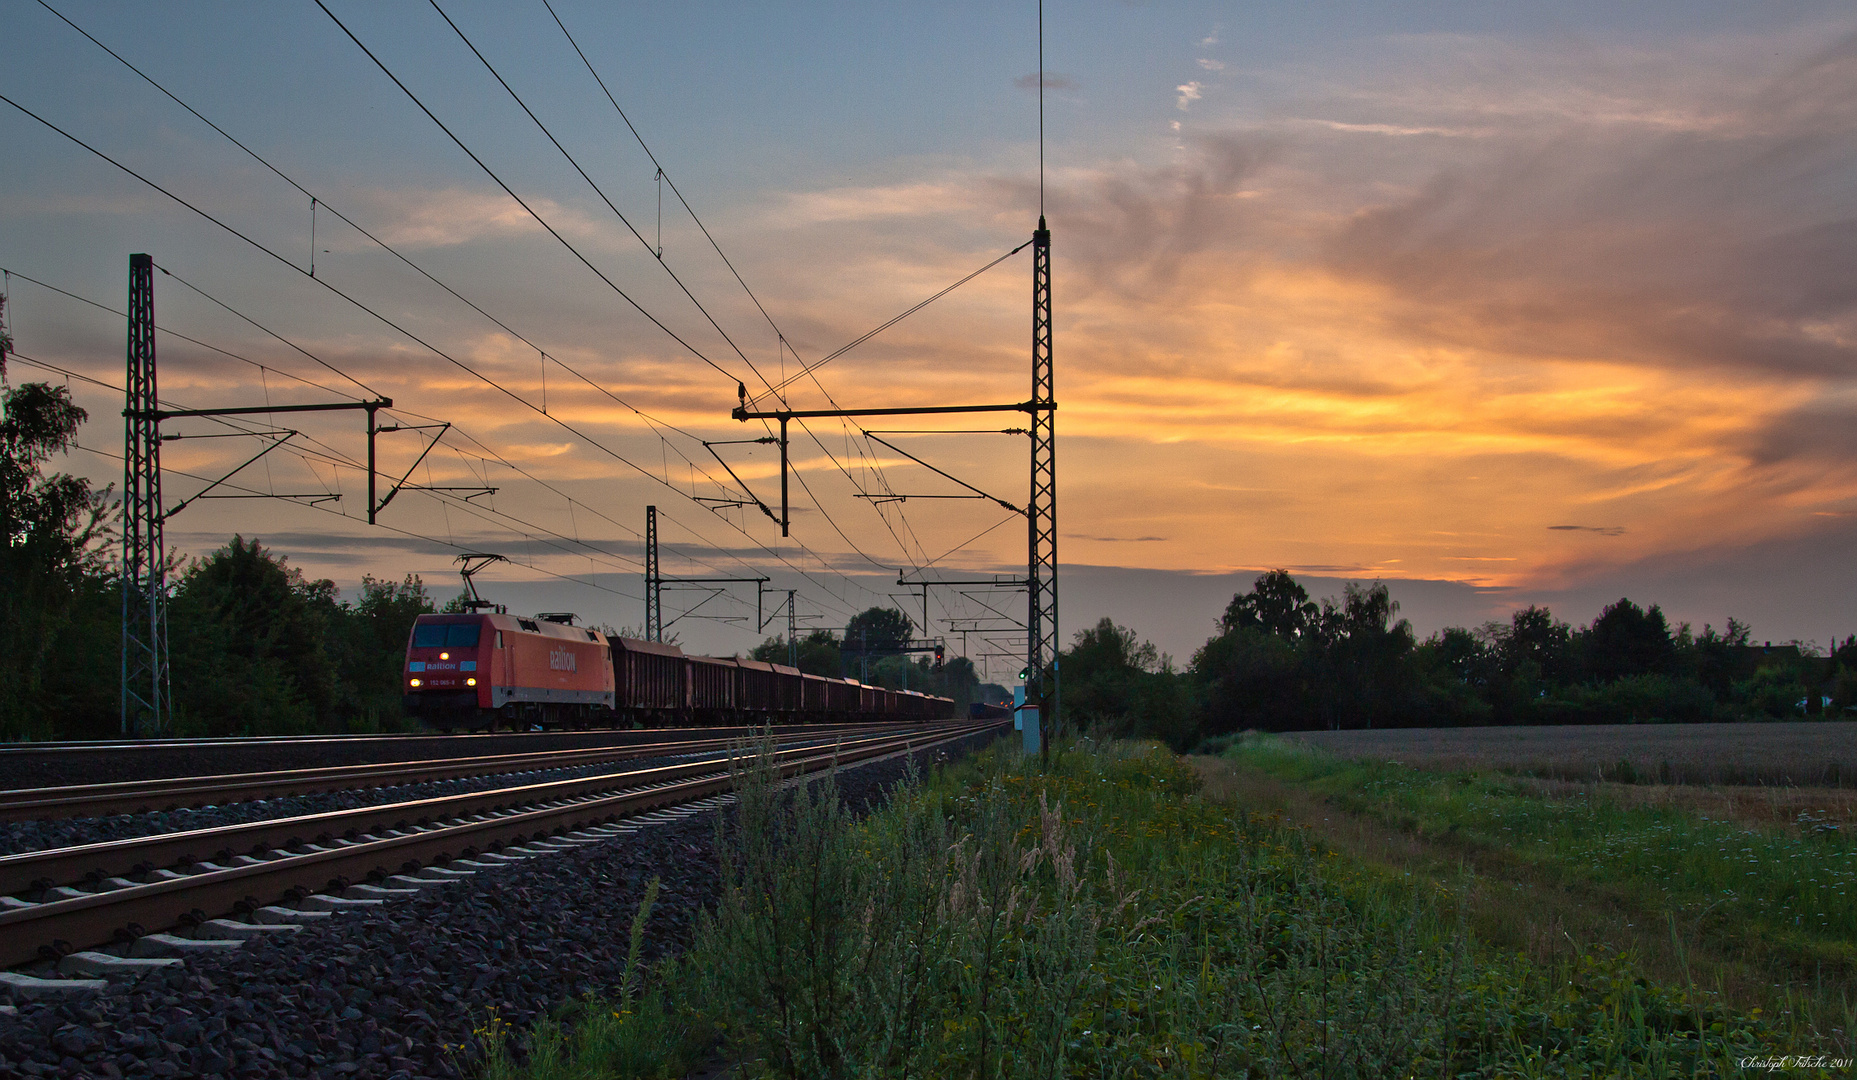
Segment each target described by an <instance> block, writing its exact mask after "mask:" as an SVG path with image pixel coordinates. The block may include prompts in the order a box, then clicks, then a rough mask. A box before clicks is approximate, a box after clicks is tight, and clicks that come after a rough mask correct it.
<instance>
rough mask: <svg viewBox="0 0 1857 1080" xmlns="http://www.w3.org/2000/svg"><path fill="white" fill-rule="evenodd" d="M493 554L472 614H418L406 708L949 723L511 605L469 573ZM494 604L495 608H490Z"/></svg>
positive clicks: (949, 712) (458, 714)
mask: <svg viewBox="0 0 1857 1080" xmlns="http://www.w3.org/2000/svg"><path fill="white" fill-rule="evenodd" d="M498 559H500V556H494V555H467V556H463V557H461V558H460V560H459V561H460V562H463V563H464V564H465V569H464V584H465V589H466V591H467V594H468V596H469V599H468V600H466V601H465V606H466V607H468V608H471V609H473V610H472V611H471V612H470V613H469V614H457V615H421V616H419V618H418V619H417V620H416V621H415V623H414V624H413V633H412V637H411V638H410V639H409V640H408V641H407V645H406V670H405V671H404V673H403V674H402V678H403V679H404V682H403V684H402V685H403V687H404V689H403V694H404V697H403V700H404V702H405V705H406V712H407V714H408V715H409V716H414V717H418V718H420V719H422V720H424V721H425V722H426V723H427V724H430V725H431V726H433V727H436V728H441V729H443V730H446V731H450V730H451V729H453V728H457V727H467V728H476V727H487V728H490V729H491V730H495V729H496V727H497V726H498V725H499V724H500V725H504V726H507V727H509V728H511V729H513V730H522V729H526V728H530V727H588V726H592V725H601V726H606V725H611V726H623V727H633V726H637V725H654V724H730V725H739V724H759V723H781V724H795V723H798V724H804V723H825V722H833V723H847V722H852V721H869V720H901V721H908V720H942V719H947V718H950V717H952V716H953V715H954V702H953V701H951V700H949V699H948V698H944V697H929V696H927V695H925V694H919V693H916V692H915V691H913V690H901V691H898V690H885V689H883V688H882V687H877V686H865V685H863V684H861V683H859V682H858V681H857V680H856V679H827V678H822V677H821V676H818V675H807V674H804V673H802V672H801V671H799V669H797V668H790V667H787V666H786V665H784V664H768V663H763V662H761V661H758V660H741V659H735V658H729V657H719V656H689V655H686V654H685V653H684V651H683V650H682V649H680V648H678V647H677V646H675V645H665V644H662V643H659V642H651V641H639V640H637V639H635V638H625V637H607V636H606V635H604V634H601V633H600V632H599V631H597V630H589V629H587V628H586V627H583V626H575V625H574V616H572V615H568V614H554V615H537V616H535V617H534V618H532V619H529V618H522V617H520V616H515V615H507V614H504V612H503V609H502V608H500V607H498V606H497V605H495V604H492V603H491V602H489V601H487V600H484V599H482V598H481V597H479V596H478V595H477V589H476V587H475V586H474V585H473V584H472V582H471V575H472V574H473V573H475V572H476V571H477V570H480V569H482V568H483V567H484V566H486V565H488V564H489V563H490V562H491V561H495V560H498ZM486 609H488V610H486Z"/></svg>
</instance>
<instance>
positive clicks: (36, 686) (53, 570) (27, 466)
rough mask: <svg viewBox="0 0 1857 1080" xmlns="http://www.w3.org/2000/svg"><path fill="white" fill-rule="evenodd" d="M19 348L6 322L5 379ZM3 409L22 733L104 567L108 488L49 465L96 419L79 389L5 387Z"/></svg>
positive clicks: (2, 578)
mask: <svg viewBox="0 0 1857 1080" xmlns="http://www.w3.org/2000/svg"><path fill="white" fill-rule="evenodd" d="M3 303H4V298H0V304H3ZM3 313H4V309H0V314H3ZM10 346H11V339H10V338H8V337H6V328H5V323H4V321H3V320H0V378H3V377H4V376H5V374H6V354H7V352H8V351H9V349H10ZM0 385H3V383H0ZM0 414H3V415H0V735H10V736H13V737H19V736H23V735H26V734H29V733H30V732H29V729H30V728H31V727H32V726H33V725H36V724H38V723H40V722H42V721H43V720H44V717H43V715H42V710H41V706H42V704H43V701H42V698H41V695H40V689H41V684H42V676H43V674H44V671H45V665H46V659H47V657H48V656H49V655H50V654H51V648H52V644H53V642H54V640H55V639H56V637H57V635H58V633H59V631H60V630H61V629H62V628H63V627H64V625H65V624H66V623H67V622H68V620H69V617H70V614H71V610H72V605H73V603H74V602H75V600H76V598H77V596H78V594H79V592H80V590H81V589H82V588H83V587H84V584H85V581H86V579H87V578H88V577H91V576H93V575H101V574H103V573H104V567H103V558H104V553H103V545H102V541H103V540H104V530H103V526H102V518H103V510H104V506H105V503H106V500H107V498H108V493H107V491H105V492H96V491H92V490H91V489H90V484H89V482H88V481H86V480H84V479H83V478H82V477H77V476H71V475H68V474H65V473H53V474H51V475H46V473H45V471H44V468H43V466H44V465H45V463H46V462H48V461H49V460H51V457H52V455H54V454H58V453H63V452H65V451H67V450H68V449H69V447H70V446H71V445H72V443H73V442H74V441H75V439H76V438H77V429H78V426H79V425H81V424H82V423H83V422H84V421H85V420H86V419H88V415H87V414H86V413H85V412H84V410H83V409H80V408H78V407H77V405H75V404H73V403H72V401H71V392H70V390H68V389H66V388H65V387H62V386H51V385H48V384H46V383H26V384H24V385H21V386H18V387H9V388H6V389H5V391H4V393H3V394H0Z"/></svg>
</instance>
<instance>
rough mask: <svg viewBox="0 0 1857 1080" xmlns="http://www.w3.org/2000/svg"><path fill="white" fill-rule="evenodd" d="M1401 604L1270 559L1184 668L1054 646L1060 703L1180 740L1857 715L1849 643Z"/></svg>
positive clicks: (1644, 616) (1121, 640)
mask: <svg viewBox="0 0 1857 1080" xmlns="http://www.w3.org/2000/svg"><path fill="white" fill-rule="evenodd" d="M1398 612H1399V605H1398V604H1397V603H1396V602H1394V601H1393V599H1392V597H1391V595H1390V594H1389V593H1388V591H1387V589H1386V586H1385V585H1383V584H1378V583H1376V584H1373V585H1359V584H1350V585H1348V586H1346V588H1345V589H1344V591H1343V594H1342V596H1341V597H1339V598H1335V599H1327V600H1323V601H1321V602H1320V603H1317V602H1315V601H1314V600H1312V599H1311V598H1310V596H1309V594H1308V592H1307V591H1306V590H1305V589H1304V588H1303V587H1302V585H1301V584H1300V583H1298V582H1297V581H1296V579H1295V578H1294V577H1293V576H1291V575H1290V574H1289V573H1288V572H1287V571H1284V570H1273V571H1271V572H1269V573H1266V574H1261V575H1259V576H1258V578H1257V580H1256V581H1255V582H1254V583H1253V585H1252V588H1251V589H1250V591H1248V592H1245V593H1240V594H1238V595H1236V596H1234V597H1232V600H1231V603H1230V604H1228V605H1227V606H1226V608H1225V612H1224V614H1223V615H1221V616H1220V618H1219V621H1218V624H1217V627H1216V630H1217V632H1216V633H1215V634H1214V635H1213V636H1212V637H1211V638H1210V639H1209V640H1208V641H1207V642H1206V643H1205V645H1203V646H1201V647H1200V648H1199V649H1198V650H1197V651H1195V652H1194V654H1193V657H1192V659H1191V661H1190V662H1189V663H1188V664H1187V666H1186V667H1185V669H1184V670H1179V669H1176V667H1175V665H1174V663H1173V661H1172V659H1171V658H1168V657H1164V656H1161V655H1159V654H1158V653H1157V651H1156V650H1155V648H1154V646H1153V645H1152V644H1149V643H1147V642H1144V641H1141V640H1140V639H1139V638H1138V636H1137V635H1136V634H1135V632H1134V631H1132V630H1130V629H1128V628H1127V627H1124V626H1120V625H1118V624H1117V623H1116V622H1115V621H1114V620H1113V619H1108V618H1105V619H1102V620H1101V621H1100V622H1098V623H1097V624H1096V625H1095V626H1093V627H1090V628H1089V629H1087V630H1084V631H1082V632H1080V633H1078V634H1077V635H1076V638H1075V640H1074V641H1073V642H1072V644H1071V646H1070V647H1069V648H1068V649H1066V650H1064V651H1063V652H1062V653H1061V657H1060V669H1059V670H1060V672H1061V674H1062V682H1063V697H1064V711H1065V714H1066V717H1067V720H1068V721H1069V722H1071V723H1072V724H1074V725H1076V726H1080V727H1083V728H1086V729H1096V730H1113V731H1119V732H1127V733H1131V734H1139V735H1148V736H1153V737H1156V738H1161V739H1165V740H1166V741H1168V742H1169V743H1171V744H1173V745H1175V746H1177V747H1181V748H1188V747H1191V746H1193V745H1196V744H1197V743H1199V742H1200V741H1203V740H1205V739H1208V738H1213V737H1216V736H1219V735H1225V734H1230V733H1233V732H1238V731H1244V730H1247V729H1257V730H1263V731H1299V730H1313V729H1323V728H1369V727H1448V726H1459V725H1482V724H1614V723H1659V722H1670V723H1694V722H1703V721H1725V720H1777V719H1808V718H1820V717H1825V718H1830V717H1848V718H1857V637H1854V638H1850V639H1847V640H1845V641H1844V642H1842V643H1838V644H1835V645H1834V648H1833V649H1832V651H1831V655H1830V656H1818V655H1816V654H1814V653H1813V652H1812V651H1810V650H1808V649H1804V648H1801V647H1800V646H1799V645H1798V644H1797V643H1788V644H1783V645H1771V644H1760V645H1757V644H1755V643H1753V642H1752V641H1751V640H1750V636H1749V634H1750V631H1749V628H1748V627H1747V626H1746V625H1745V624H1743V623H1741V622H1740V621H1738V620H1736V619H1733V618H1730V619H1729V620H1728V623H1727V626H1726V628H1725V629H1723V630H1717V629H1715V628H1714V627H1713V626H1709V625H1705V626H1704V627H1703V629H1702V632H1701V633H1699V634H1698V633H1695V632H1694V631H1693V630H1692V628H1691V627H1690V626H1689V625H1688V624H1687V623H1685V624H1681V625H1678V626H1675V627H1672V626H1671V625H1670V623H1669V621H1668V619H1666V618H1665V616H1664V613H1663V611H1662V610H1661V609H1660V608H1659V607H1658V606H1657V605H1655V604H1653V605H1651V606H1650V607H1649V608H1644V607H1640V606H1639V605H1638V604H1636V603H1634V602H1633V601H1631V600H1630V599H1620V600H1619V601H1618V602H1616V603H1614V604H1611V605H1609V606H1607V607H1606V608H1605V609H1604V611H1602V612H1601V613H1600V615H1599V617H1598V618H1596V619H1594V620H1593V622H1592V623H1591V624H1590V625H1587V626H1583V627H1576V626H1571V625H1569V624H1568V623H1566V622H1564V621H1562V620H1560V619H1557V618H1555V617H1554V614H1553V612H1551V611H1550V610H1549V609H1547V608H1545V607H1538V606H1529V607H1526V608H1523V609H1521V610H1519V611H1516V612H1515V613H1514V614H1513V615H1512V616H1511V618H1510V619H1509V621H1508V622H1506V623H1502V622H1491V623H1486V624H1484V625H1482V626H1479V627H1475V628H1464V627H1451V628H1449V629H1446V630H1443V631H1441V632H1439V633H1437V634H1434V635H1432V636H1431V637H1429V638H1427V639H1425V640H1423V641H1420V640H1418V638H1417V636H1416V635H1415V634H1414V633H1413V631H1412V626H1411V624H1410V623H1409V622H1407V621H1406V620H1404V619H1401V618H1399V617H1398Z"/></svg>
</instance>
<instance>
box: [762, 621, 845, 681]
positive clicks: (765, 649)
mask: <svg viewBox="0 0 1857 1080" xmlns="http://www.w3.org/2000/svg"><path fill="white" fill-rule="evenodd" d="M797 651H798V652H799V669H800V670H801V671H803V672H805V673H806V674H808V675H822V676H824V677H826V678H828V679H836V678H838V677H839V676H840V675H842V674H843V673H844V667H843V662H842V661H841V660H840V659H839V655H840V654H839V647H838V635H836V634H834V633H832V632H831V631H830V630H814V631H812V632H811V633H809V634H807V635H806V636H805V637H803V638H801V639H800V647H799V649H798V650H797ZM749 656H750V657H751V658H752V659H755V660H760V661H762V662H763V663H769V664H784V663H786V662H787V638H786V635H785V634H780V635H776V636H774V637H771V638H768V639H767V640H766V641H763V642H761V644H759V645H756V646H755V647H754V652H752V653H750V654H749Z"/></svg>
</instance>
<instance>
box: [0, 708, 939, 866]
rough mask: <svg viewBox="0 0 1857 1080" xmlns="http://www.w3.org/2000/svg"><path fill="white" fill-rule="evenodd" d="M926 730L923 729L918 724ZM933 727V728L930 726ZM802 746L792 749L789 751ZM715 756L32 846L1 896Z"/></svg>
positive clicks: (396, 822) (659, 772) (415, 819)
mask: <svg viewBox="0 0 1857 1080" xmlns="http://www.w3.org/2000/svg"><path fill="white" fill-rule="evenodd" d="M916 730H922V729H916ZM930 730H932V729H930ZM885 737H886V736H884V735H866V736H862V737H861V738H859V739H856V740H852V741H850V742H848V743H840V744H839V745H840V746H844V747H849V748H856V747H859V746H862V745H865V744H867V743H869V742H871V741H873V740H880V739H883V738H885ZM799 752H801V751H799V750H794V749H789V750H782V751H779V753H781V754H793V753H799ZM716 766H717V763H716V762H714V761H697V762H690V763H687V764H683V765H659V766H654V767H652V768H649V769H630V770H624V771H619V772H607V773H599V774H597V775H594V776H582V777H576V778H574V779H571V780H544V781H540V782H535V783H527V784H514V785H511V786H508V787H498V788H492V789H489V790H485V791H471V792H462V793H459V794H454V795H434V796H431V797H429V798H424V799H408V800H404V801H401V802H393V803H383V804H380V805H378V806H357V807H351V808H348V809H343V810H326V811H321V812H318V813H313V814H298V815H294V816H292V817H281V818H268V819H265V820H263V821H246V822H239V823H237V824H232V825H215V826H209V827H205V828H199V829H185V830H181V831H179V832H170V833H158V834H155V835H152V836H134V837H126V838H124V839H121V840H104V841H99V842H97V843H92V844H78V845H74V846H71V847H62V848H47V849H44V850H40V851H26V852H21V853H19V854H16V855H5V856H0V896H4V895H13V894H17V893H25V892H36V891H39V890H43V889H46V888H50V887H51V886H53V885H58V884H63V883H68V882H76V881H82V880H85V879H89V880H101V879H103V878H105V877H127V876H130V875H133V874H136V873H147V872H148V871H149V870H153V869H158V868H164V867H169V866H184V865H190V864H192V863H195V862H200V861H203V860H207V861H210V860H213V859H230V858H235V857H237V856H238V855H241V854H251V855H254V856H256V855H262V854H264V853H266V852H269V851H273V850H279V849H287V848H292V847H298V846H301V845H302V844H304V843H305V842H306V841H307V842H311V843H319V842H326V841H329V840H332V839H334V838H336V837H345V836H350V837H351V836H356V835H360V834H361V833H363V832H367V831H369V830H372V829H393V828H404V827H406V826H407V825H409V824H423V823H425V822H428V821H431V820H432V819H433V818H434V817H439V816H444V817H455V816H461V815H465V814H474V813H487V812H494V811H498V810H504V809H507V808H508V807H509V806H510V805H512V804H513V803H517V802H533V801H538V800H543V799H568V798H575V797H578V796H581V795H585V794H588V793H590V792H596V791H601V790H610V789H611V788H612V786H613V785H614V783H615V782H624V783H625V784H626V785H627V786H632V787H636V786H641V785H645V784H654V783H662V782H666V781H671V780H680V779H684V778H687V777H690V776H698V775H702V774H704V773H706V772H714V771H715V769H716Z"/></svg>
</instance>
